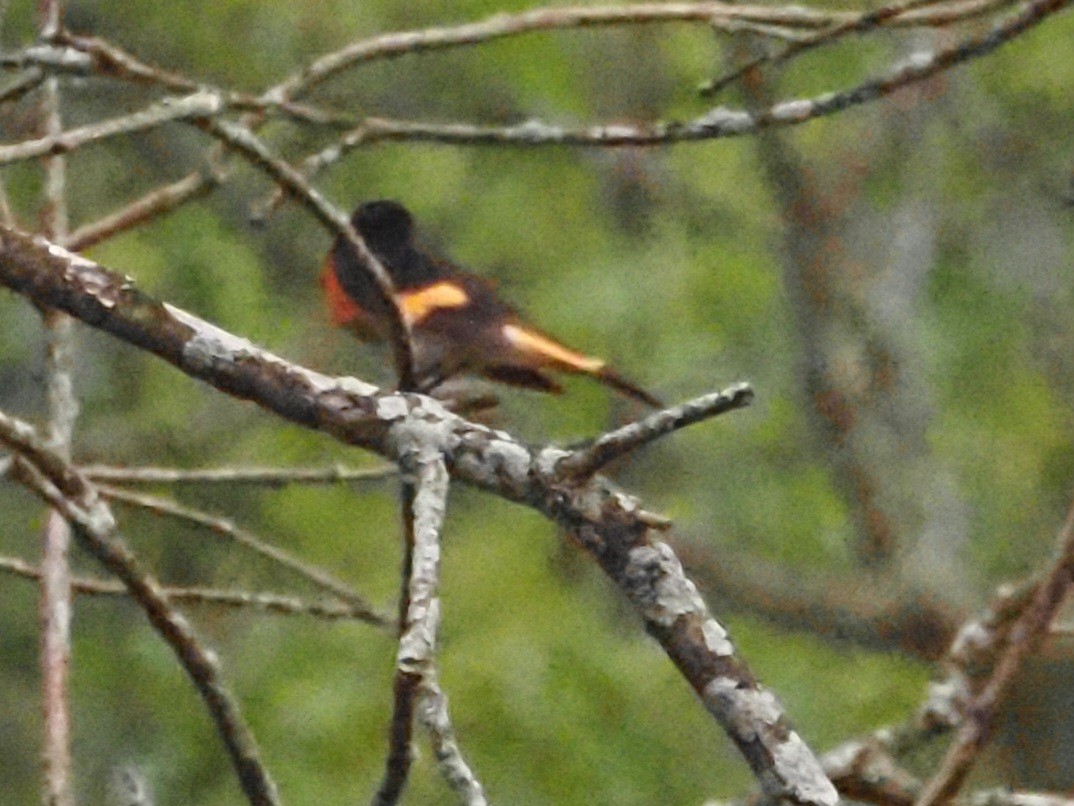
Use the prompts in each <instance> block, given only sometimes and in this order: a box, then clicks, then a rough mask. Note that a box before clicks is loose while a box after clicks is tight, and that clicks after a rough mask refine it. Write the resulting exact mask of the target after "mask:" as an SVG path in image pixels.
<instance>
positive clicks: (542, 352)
mask: <svg viewBox="0 0 1074 806" xmlns="http://www.w3.org/2000/svg"><path fill="white" fill-rule="evenodd" d="M351 225H352V226H353V227H354V229H355V231H356V232H357V233H358V234H359V235H360V236H361V237H362V240H363V241H364V242H365V244H366V246H367V247H368V248H369V251H370V252H371V253H372V254H373V255H374V256H375V257H376V258H377V260H379V261H380V263H381V264H382V265H383V266H384V268H385V269H386V271H387V273H388V276H389V277H390V278H391V281H392V285H393V288H394V296H395V300H394V302H395V304H396V306H397V308H398V310H399V312H400V314H401V315H402V318H403V319H404V320H405V322H406V323H407V325H408V327H409V329H410V335H411V347H412V352H413V365H414V376H415V378H416V379H417V381H418V386H419V390H420V391H431V390H434V389H435V388H436V387H437V386H439V385H440V384H441V383H443V382H444V381H446V380H448V379H449V378H452V377H454V376H457V375H462V374H466V375H477V376H482V377H484V378H486V379H488V380H490V381H494V382H499V383H503V384H507V385H510V386H515V387H521V388H525V389H532V390H537V391H541V392H550V393H553V394H560V393H562V392H563V387H562V386H561V385H560V383H559V381H558V380H556V379H555V378H554V377H552V376H551V374H550V373H552V372H562V373H569V374H578V375H587V376H589V377H591V378H594V379H596V380H597V381H599V382H601V383H602V384H605V385H606V386H608V387H610V388H612V389H614V390H615V391H616V392H618V393H620V394H622V395H625V396H627V397H629V398H633V399H634V400H637V401H640V402H641V403H644V404H645V405H647V406H651V407H653V408H657V409H662V408H664V405H663V403H662V402H661V401H660V399H659V398H657V397H656V396H655V395H652V394H650V393H649V392H647V391H645V390H644V389H642V388H641V387H640V386H638V385H637V384H635V383H633V382H632V381H629V380H627V379H626V378H624V377H623V376H622V375H620V374H619V373H618V372H616V371H615V370H613V369H612V368H611V367H609V366H608V364H607V362H605V361H603V360H601V359H599V358H595V357H593V356H589V355H586V354H585V353H582V352H579V351H577V350H574V349H572V348H570V347H567V346H566V345H564V344H563V343H561V342H560V341H557V340H556V339H554V338H553V337H551V336H549V335H548V334H546V333H544V332H543V331H541V330H539V329H538V328H536V327H534V326H532V325H530V324H529V323H527V322H526V321H525V320H524V319H523V317H522V315H521V314H520V313H519V312H518V311H517V310H516V309H515V308H514V307H512V306H511V305H509V304H508V303H506V302H504V301H503V300H501V299H500V297H499V295H498V294H497V293H496V289H495V287H494V285H493V284H492V283H491V282H490V281H488V280H486V279H484V278H482V277H479V276H478V275H476V274H472V273H470V272H468V271H465V270H463V269H462V268H460V267H459V266H458V265H456V264H455V263H453V262H452V261H451V260H449V259H447V258H446V257H440V256H437V255H434V254H432V253H431V252H430V251H428V250H427V249H426V248H425V247H424V246H423V245H422V244H421V243H420V242H419V241H418V239H417V233H416V228H415V222H414V217H413V216H412V215H411V213H410V211H409V210H407V208H406V207H404V206H403V205H402V204H400V203H399V202H397V201H392V200H377V201H370V202H365V203H363V204H360V205H359V206H358V207H357V208H356V209H355V211H354V213H353V215H352V216H351ZM320 283H321V287H322V289H323V291H324V295H325V299H326V302H327V304H328V311H329V316H330V318H331V321H332V324H334V325H335V326H337V327H342V328H345V329H347V330H349V331H350V332H352V333H353V334H354V335H356V336H357V337H358V338H359V339H361V340H362V341H367V342H375V341H384V340H386V339H388V338H389V316H388V313H389V312H388V310H387V309H386V304H385V300H384V298H383V296H382V295H381V294H380V293H379V291H378V289H377V287H376V285H375V283H374V280H373V277H372V275H371V274H370V272H369V271H368V270H367V269H366V268H365V267H364V266H363V265H362V263H361V260H360V258H359V256H358V254H357V252H356V251H355V249H354V247H353V246H352V245H351V244H350V243H349V242H348V241H347V240H346V239H344V238H343V237H342V236H337V237H336V238H335V240H334V241H333V243H332V246H331V248H330V249H329V251H328V255H327V256H326V257H325V259H324V262H323V264H322V267H321V275H320Z"/></svg>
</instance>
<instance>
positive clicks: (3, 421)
mask: <svg viewBox="0 0 1074 806" xmlns="http://www.w3.org/2000/svg"><path fill="white" fill-rule="evenodd" d="M0 442H3V443H4V444H6V445H7V446H8V447H9V448H11V449H12V450H13V451H15V452H16V454H17V456H16V459H15V472H16V474H17V475H18V478H19V479H20V481H22V482H23V484H25V485H26V486H27V487H29V488H30V489H31V490H32V491H33V492H34V493H36V494H37V495H38V496H40V497H41V498H43V499H44V500H45V501H47V502H48V503H49V504H50V505H51V506H52V507H53V508H54V509H55V510H56V511H58V512H59V513H60V514H61V515H62V516H63V517H64V518H65V519H66V520H67V521H68V522H69V523H71V525H72V526H73V527H74V531H75V535H76V536H77V537H78V538H79V540H80V542H81V543H82V544H83V546H84V547H85V548H86V549H87V550H88V551H89V552H90V553H91V554H93V555H94V556H95V557H96V558H97V559H98V560H99V561H100V562H101V563H102V564H103V565H104V566H105V567H106V568H107V569H108V570H109V571H111V572H112V573H114V574H115V575H116V576H118V577H119V578H120V580H122V582H123V584H124V585H126V586H127V590H129V591H130V593H131V596H132V597H133V598H134V600H135V601H136V602H137V603H138V604H139V605H140V606H141V607H142V609H143V610H144V611H145V614H146V616H147V617H148V619H149V621H150V623H151V624H152V625H153V627H154V628H155V629H156V630H157V632H158V633H160V636H161V637H162V638H163V639H164V640H165V641H166V642H167V643H168V645H169V646H170V647H171V649H172V651H173V652H175V655H176V657H177V658H178V660H179V662H180V663H181V664H182V666H183V668H184V669H185V670H186V672H187V674H188V675H189V677H190V679H191V681H192V682H193V683H194V687H195V688H196V689H197V691H198V693H199V694H200V695H201V697H202V699H203V700H204V701H205V704H206V707H207V708H208V709H209V713H210V714H211V715H212V717H213V720H214V721H215V723H216V727H217V730H218V731H219V732H220V735H221V738H222V739H223V741H224V744H225V746H226V747H227V750H228V753H229V755H230V756H231V762H232V765H233V766H234V768H235V772H236V774H237V775H238V778H239V783H240V785H241V786H242V789H243V792H244V793H245V794H246V797H247V799H248V800H249V802H250V803H251V804H256V806H275V805H276V804H278V803H279V799H278V797H277V794H276V785H275V784H274V783H273V782H272V779H271V778H270V777H269V775H268V771H267V770H266V769H265V767H264V765H263V764H262V763H261V757H260V751H259V750H258V748H257V742H256V741H255V739H254V736H253V734H252V733H251V732H250V729H249V727H247V725H246V723H245V721H244V720H243V718H242V715H241V713H240V711H239V706H238V703H237V702H236V701H235V700H234V698H233V697H232V696H231V694H230V692H228V690H227V688H226V687H225V685H224V682H223V679H222V677H221V674H220V668H219V663H218V661H217V660H216V657H215V656H214V654H213V653H212V652H210V651H209V650H208V649H206V648H205V647H203V646H202V644H201V642H200V640H199V639H198V637H197V635H196V634H195V633H194V631H193V629H192V628H191V626H190V623H189V622H188V621H187V620H186V618H184V617H183V615H182V614H180V613H179V612H178V611H176V610H175V609H174V608H173V607H172V606H171V604H170V603H169V602H168V597H167V595H166V594H165V593H164V591H163V590H162V588H161V586H160V583H159V582H157V580H156V579H155V578H154V577H153V576H152V575H151V574H150V573H148V572H147V571H145V570H144V569H143V568H142V567H141V565H140V564H139V562H138V561H137V559H136V558H135V556H134V555H133V554H132V553H131V551H130V549H128V548H127V546H126V544H125V543H124V541H123V539H122V538H121V537H120V536H119V534H118V532H117V531H116V524H115V519H114V518H113V516H112V513H111V512H110V511H109V509H108V507H107V506H106V505H105V504H104V503H103V501H102V500H101V499H100V497H99V496H98V495H97V492H96V490H95V489H94V488H93V486H92V485H91V484H90V483H89V482H88V481H87V480H86V479H85V478H84V477H83V476H82V475H81V474H80V473H79V472H78V470H77V469H76V468H75V467H74V466H73V465H71V464H69V463H68V462H67V461H66V460H65V459H64V458H63V457H62V456H61V455H60V454H58V453H57V452H56V451H54V450H52V449H50V448H48V447H46V446H45V445H44V443H43V442H42V440H41V439H40V438H39V437H38V436H37V434H36V433H35V431H34V429H33V428H32V427H31V426H29V425H28V424H26V423H24V422H22V421H20V420H16V419H14V418H12V417H8V416H7V415H5V414H3V413H0Z"/></svg>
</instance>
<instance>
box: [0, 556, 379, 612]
mask: <svg viewBox="0 0 1074 806" xmlns="http://www.w3.org/2000/svg"><path fill="white" fill-rule="evenodd" d="M0 572H3V573H8V574H11V575H13V576H16V577H19V578H21V579H28V580H40V579H41V570H40V569H39V568H37V567H36V566H34V565H32V564H30V563H28V562H26V561H25V560H20V559H19V558H17V557H0ZM71 590H72V591H74V592H75V593H77V594H80V595H84V596H104V597H123V598H127V597H129V596H130V591H128V590H127V588H126V587H125V586H124V585H123V583H121V582H113V581H111V580H104V579H89V578H85V577H75V578H73V579H72V580H71ZM161 590H162V591H164V594H165V595H166V596H167V597H168V598H169V599H170V600H172V601H174V602H189V603H191V604H198V605H218V606H221V607H227V608H231V609H239V610H243V609H251V610H258V611H262V612H265V613H271V614H273V615H279V616H313V617H315V618H319V619H324V620H326V621H342V620H347V621H362V622H365V623H366V624H370V625H372V626H374V627H379V628H381V629H386V628H388V627H391V626H392V625H393V624H394V622H393V620H392V619H390V618H388V617H387V616H385V615H383V614H381V613H374V614H370V613H369V612H367V610H366V609H365V608H362V607H356V606H355V605H353V604H347V603H346V602H340V601H327V600H326V601H314V600H309V599H303V598H302V597H300V596H291V595H288V594H282V593H266V592H264V591H244V590H222V589H219V588H198V587H187V586H170V585H168V586H164V587H162V588H161Z"/></svg>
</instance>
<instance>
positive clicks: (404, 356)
mask: <svg viewBox="0 0 1074 806" xmlns="http://www.w3.org/2000/svg"><path fill="white" fill-rule="evenodd" d="M198 125H199V127H200V128H202V129H204V130H205V131H206V132H208V133H209V134H211V135H212V136H213V137H215V138H217V139H218V140H220V141H221V142H223V143H224V144H226V145H227V146H228V147H229V148H231V149H233V150H234V151H236V152H237V153H238V154H240V155H241V156H242V157H243V158H245V159H246V160H248V161H249V162H250V163H252V164H253V165H255V166H256V167H258V168H260V169H261V170H263V171H264V172H265V173H267V174H268V175H269V176H270V177H271V178H272V179H273V180H274V181H275V182H276V183H277V184H279V185H280V186H281V187H283V188H285V189H286V190H287V192H288V193H290V194H292V195H293V196H295V198H297V199H298V201H299V202H301V203H302V204H303V206H305V207H306V209H308V210H309V211H310V212H312V213H313V215H314V216H315V217H316V218H317V220H318V221H320V222H321V223H322V224H323V225H324V226H325V227H327V228H328V230H329V231H331V232H333V233H335V234H336V235H339V236H341V237H343V238H344V239H345V240H346V241H347V242H348V244H349V246H350V247H351V248H352V249H354V251H355V253H356V254H357V255H358V258H359V262H360V263H361V264H362V266H363V267H364V270H366V271H368V272H369V275H370V277H371V278H372V279H373V281H374V285H375V286H376V288H377V291H378V292H379V293H380V295H381V298H382V301H383V302H384V303H385V308H386V310H387V311H388V313H389V316H388V335H389V337H390V340H391V345H392V355H393V357H394V359H395V369H396V373H397V374H398V377H399V388H400V389H401V390H402V391H412V390H414V389H415V388H416V382H415V378H414V348H413V345H412V344H411V340H410V326H409V325H408V324H407V320H406V318H405V317H404V316H403V312H402V310H401V309H400V308H399V302H398V300H397V299H396V297H395V288H394V286H393V285H392V279H391V276H390V275H389V274H388V270H387V269H385V268H384V265H383V264H382V263H381V262H380V260H379V259H378V258H377V256H376V255H374V254H373V253H372V252H371V251H370V249H369V247H368V246H366V244H365V241H363V240H362V237H361V236H360V235H359V234H358V233H357V231H356V230H355V229H354V227H353V226H351V223H350V220H349V219H348V218H347V216H346V215H345V214H343V213H342V212H341V211H340V210H339V209H338V208H336V207H335V206H334V205H332V204H329V202H328V201H327V200H326V199H325V198H324V197H323V196H322V195H321V193H320V192H319V191H318V190H317V189H316V188H314V187H313V186H312V185H310V183H309V182H308V181H307V180H306V178H305V177H304V176H302V174H301V173H300V172H299V171H296V170H295V169H294V168H293V167H292V166H291V165H289V164H288V163H286V162H284V161H283V160H281V159H279V158H277V157H276V156H275V155H273V154H272V153H271V152H270V151H269V149H268V147H267V146H266V145H265V144H264V143H263V142H262V141H261V140H259V139H258V138H257V136H256V135H255V134H254V133H253V132H252V131H251V130H250V129H249V128H247V127H246V126H243V125H241V124H238V123H232V122H229V121H222V120H210V119H202V120H200V121H198Z"/></svg>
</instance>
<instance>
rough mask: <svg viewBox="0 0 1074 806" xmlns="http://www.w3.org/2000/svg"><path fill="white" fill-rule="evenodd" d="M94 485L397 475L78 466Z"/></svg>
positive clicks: (279, 483) (391, 470)
mask: <svg viewBox="0 0 1074 806" xmlns="http://www.w3.org/2000/svg"><path fill="white" fill-rule="evenodd" d="M79 469H80V470H81V471H82V472H83V473H84V474H85V476H86V477H87V478H89V479H93V480H94V481H104V482H114V483H119V484H206V483H208V484H260V485H266V486H270V487H283V486H286V485H288V484H339V483H349V482H357V481H379V480H382V479H386V478H391V477H393V476H396V475H398V472H399V471H398V470H397V469H396V467H395V465H382V466H381V467H361V468H350V467H344V466H342V465H335V466H334V467H309V468H304V467H283V468H277V467H216V468H196V469H192V470H188V469H185V468H173V467H111V466H108V465H82V466H81V467H80V468H79Z"/></svg>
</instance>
